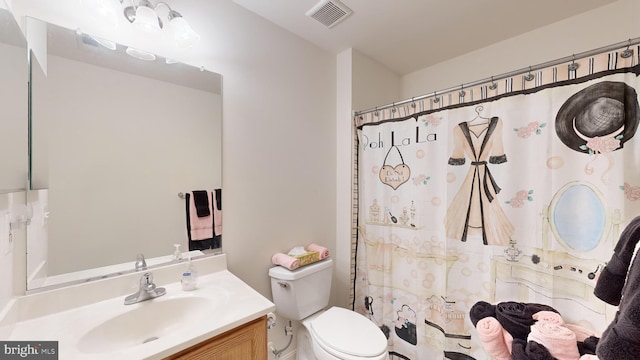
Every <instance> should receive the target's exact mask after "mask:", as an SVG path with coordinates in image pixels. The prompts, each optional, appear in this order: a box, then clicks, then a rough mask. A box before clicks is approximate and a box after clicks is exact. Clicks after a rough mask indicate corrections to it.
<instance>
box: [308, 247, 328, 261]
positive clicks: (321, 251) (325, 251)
mask: <svg viewBox="0 0 640 360" xmlns="http://www.w3.org/2000/svg"><path fill="white" fill-rule="evenodd" d="M307 250H309V251H317V252H318V253H319V254H320V260H322V259H324V258H328V257H329V250H328V249H327V248H326V247H324V246H320V245H318V244H315V243H311V244H309V246H307Z"/></svg>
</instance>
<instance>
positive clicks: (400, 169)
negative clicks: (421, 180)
mask: <svg viewBox="0 0 640 360" xmlns="http://www.w3.org/2000/svg"><path fill="white" fill-rule="evenodd" d="M393 149H396V151H397V152H398V155H399V156H400V161H401V162H402V164H399V165H396V166H391V165H387V158H388V157H389V153H391V150H393ZM379 176H380V181H382V183H383V184H385V185H389V186H391V187H392V188H393V190H396V189H398V187H399V186H400V185H402V184H404V183H406V182H407V180H409V178H410V177H411V169H410V168H409V166H408V165H407V164H405V163H404V159H403V158H402V153H401V152H400V149H398V147H397V146H395V145H394V146H392V147H391V148H389V151H387V155H386V156H385V157H384V161H383V162H382V168H380V174H379Z"/></svg>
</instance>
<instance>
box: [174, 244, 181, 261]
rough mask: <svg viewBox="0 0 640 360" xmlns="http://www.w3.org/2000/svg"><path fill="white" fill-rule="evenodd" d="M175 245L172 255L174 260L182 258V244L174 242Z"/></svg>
mask: <svg viewBox="0 0 640 360" xmlns="http://www.w3.org/2000/svg"><path fill="white" fill-rule="evenodd" d="M173 246H174V247H175V248H176V249H175V250H174V251H173V256H172V259H173V261H180V260H182V251H180V244H173Z"/></svg>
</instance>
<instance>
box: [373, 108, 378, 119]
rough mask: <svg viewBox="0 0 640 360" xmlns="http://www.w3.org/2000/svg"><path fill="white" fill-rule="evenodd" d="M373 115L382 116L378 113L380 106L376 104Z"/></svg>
mask: <svg viewBox="0 0 640 360" xmlns="http://www.w3.org/2000/svg"><path fill="white" fill-rule="evenodd" d="M373 116H375V117H378V116H380V113H378V107H377V106H376V108H375V110H374V112H373Z"/></svg>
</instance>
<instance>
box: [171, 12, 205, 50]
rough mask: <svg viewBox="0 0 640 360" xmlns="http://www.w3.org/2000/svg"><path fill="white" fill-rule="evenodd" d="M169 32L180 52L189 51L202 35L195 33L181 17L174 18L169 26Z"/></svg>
mask: <svg viewBox="0 0 640 360" xmlns="http://www.w3.org/2000/svg"><path fill="white" fill-rule="evenodd" d="M167 30H168V31H169V33H170V36H171V38H173V40H174V41H175V42H176V45H177V47H178V48H179V49H180V50H186V49H189V48H191V47H193V45H195V44H196V43H197V42H198V41H199V40H200V35H198V34H197V33H196V32H195V31H193V29H192V28H191V26H189V23H187V21H186V20H185V19H184V18H183V17H181V16H177V17H174V18H172V19H171V20H170V21H169V25H167Z"/></svg>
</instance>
